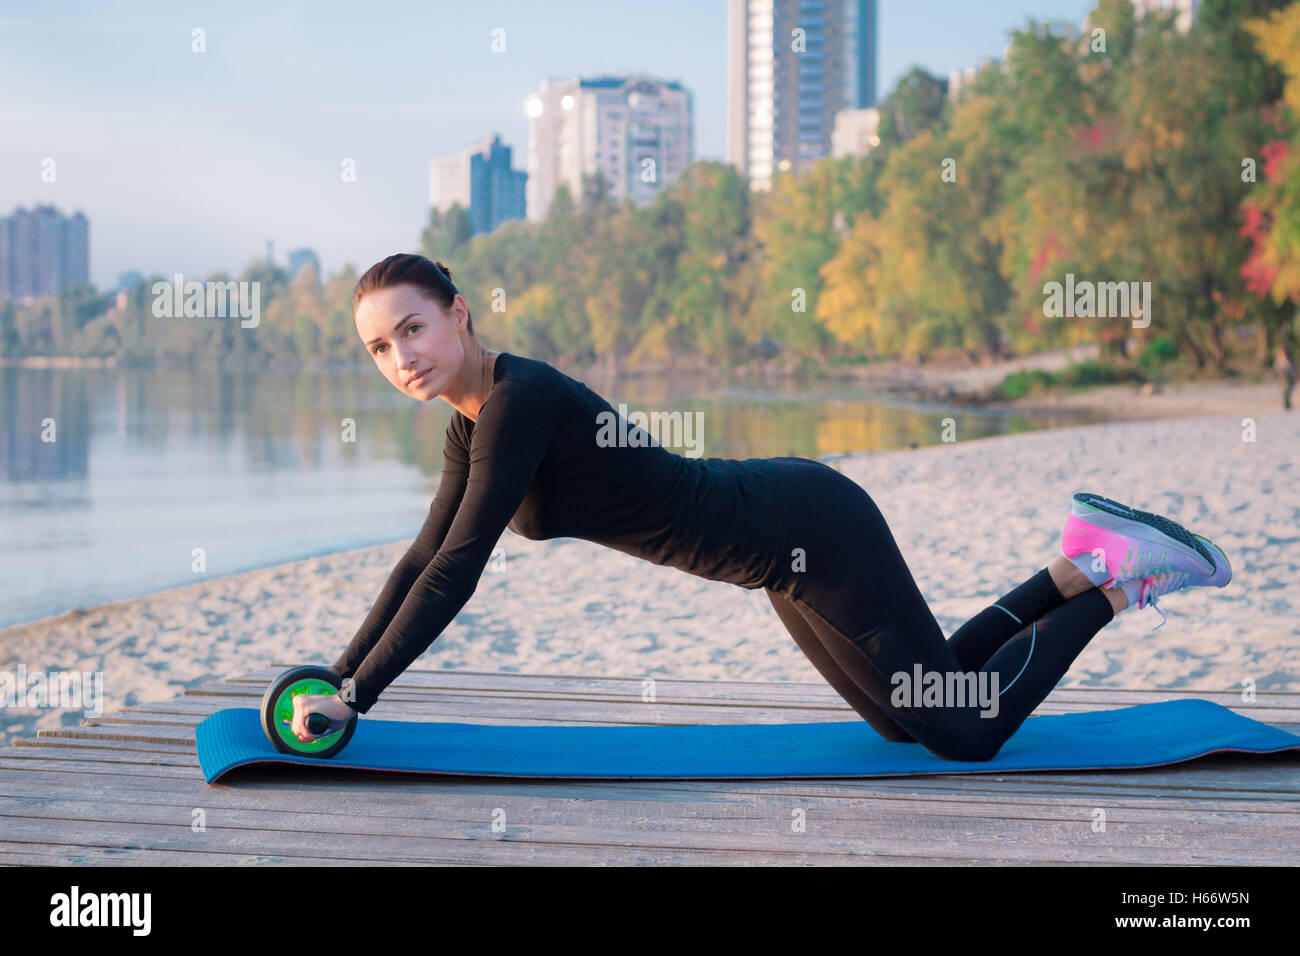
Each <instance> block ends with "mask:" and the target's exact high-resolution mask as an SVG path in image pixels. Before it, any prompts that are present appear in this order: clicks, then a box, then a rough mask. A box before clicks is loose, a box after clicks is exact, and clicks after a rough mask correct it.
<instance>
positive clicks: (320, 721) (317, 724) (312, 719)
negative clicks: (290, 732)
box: [307, 714, 330, 737]
mask: <svg viewBox="0 0 1300 956" xmlns="http://www.w3.org/2000/svg"><path fill="white" fill-rule="evenodd" d="M329 729H330V719H329V718H328V717H326V716H325V715H324V714H309V715H308V716H307V730H309V731H310V732H311V734H312V736H314V737H319V736H320V735H321V734H323V733H325V731H327V730H329Z"/></svg>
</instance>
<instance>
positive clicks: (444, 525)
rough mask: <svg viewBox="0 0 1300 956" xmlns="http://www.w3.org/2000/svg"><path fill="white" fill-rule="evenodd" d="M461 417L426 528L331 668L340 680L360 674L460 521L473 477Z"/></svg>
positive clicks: (446, 447) (450, 430) (452, 426)
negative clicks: (455, 522)
mask: <svg viewBox="0 0 1300 956" xmlns="http://www.w3.org/2000/svg"><path fill="white" fill-rule="evenodd" d="M460 417H461V416H460V414H459V413H456V414H455V415H453V417H452V420H451V422H449V423H448V425H447V434H446V439H445V442H444V444H443V451H442V476H441V477H440V478H439V479H438V492H437V494H436V495H434V498H433V503H432V504H431V505H430V506H429V514H428V516H427V517H426V518H425V519H424V526H423V527H422V528H421V529H420V533H419V534H418V535H416V538H415V540H414V541H413V542H412V543H411V546H410V547H409V548H407V549H406V553H405V554H404V555H402V557H401V559H400V560H399V561H398V562H397V564H396V565H395V566H394V567H393V570H392V572H391V573H390V574H389V575H388V580H387V581H386V582H385V584H384V587H383V590H381V591H380V592H379V597H378V598H377V599H376V600H375V603H374V605H373V606H372V607H371V608H370V613H369V614H367V615H366V619H365V621H364V622H362V624H361V627H360V628H359V629H358V630H357V633H356V634H355V635H354V636H353V638H352V642H351V643H350V644H348V646H347V649H346V650H344V651H343V653H342V654H341V655H340V656H339V659H338V660H336V661H335V662H334V663H333V664H331V665H330V670H332V671H334V673H336V674H338V675H339V677H344V678H346V677H352V676H353V675H354V674H355V673H356V671H357V668H358V667H360V666H361V662H362V661H363V660H365V658H366V655H367V654H368V653H369V652H370V649H371V648H372V647H373V646H374V644H375V642H376V641H377V640H379V637H380V635H382V634H383V633H384V629H385V628H387V627H388V624H389V622H390V621H391V620H392V619H393V615H395V614H396V613H397V609H398V607H399V606H401V603H402V601H403V599H404V598H405V597H406V595H407V593H408V592H409V591H410V590H411V585H412V584H414V583H415V581H416V579H417V578H418V577H419V576H420V572H422V571H423V570H424V569H425V568H427V567H428V566H429V562H430V561H432V560H433V557H434V555H435V554H437V553H438V549H439V548H440V547H442V542H443V539H444V538H446V536H447V529H448V528H450V527H451V522H452V519H453V518H455V517H456V509H457V508H458V507H460V502H461V498H463V497H464V495H465V483H466V479H467V478H468V476H469V450H468V448H467V447H466V446H467V442H466V439H465V436H464V432H463V430H462V428H461V427H460V424H461V422H460V421H458V420H459V419H460Z"/></svg>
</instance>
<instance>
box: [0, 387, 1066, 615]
mask: <svg viewBox="0 0 1300 956" xmlns="http://www.w3.org/2000/svg"><path fill="white" fill-rule="evenodd" d="M571 374H573V375H574V377H575V378H578V379H579V380H581V381H585V382H586V383H587V385H588V386H589V387H590V388H592V390H593V391H596V392H598V393H599V394H601V395H603V396H604V397H605V398H606V399H608V400H609V402H610V404H611V405H613V407H614V408H615V409H618V407H619V404H620V402H621V403H624V404H626V405H627V406H628V409H629V411H638V410H639V411H644V412H652V411H656V410H657V411H669V412H682V413H694V412H699V413H701V416H702V424H703V434H702V446H701V454H702V455H703V456H705V457H719V458H751V457H776V456H781V455H797V456H800V457H806V458H818V457H826V456H832V455H835V454H839V453H843V452H851V451H857V450H861V449H887V448H903V447H908V446H914V445H924V444H933V443H936V442H938V441H939V438H940V434H941V431H940V430H941V427H942V423H943V421H944V419H945V418H947V417H949V416H951V417H952V418H953V419H955V421H956V429H957V431H956V434H957V436H958V437H959V438H960V439H963V440H965V439H971V438H977V437H983V436H986V435H993V434H1000V433H1004V432H1010V431H1024V430H1028V429H1035V428H1044V427H1051V426H1053V425H1059V424H1076V423H1080V422H1085V421H1089V420H1091V419H1090V418H1089V417H1087V416H1084V415H1077V414H1076V415H1058V416H1055V417H1053V418H1032V419H1031V418H1029V417H1026V416H1014V417H1012V416H1006V415H997V414H987V413H980V412H978V411H976V410H972V409H969V408H956V407H949V406H944V405H939V404H926V403H919V402H905V401H900V400H897V399H890V398H885V397H882V396H879V395H871V394H867V393H864V392H863V390H862V389H861V388H860V387H857V386H854V385H853V384H851V383H846V382H822V383H813V384H809V383H784V382H773V383H765V384H759V385H753V384H741V383H736V382H727V381H724V380H715V381H701V380H700V379H699V378H698V377H696V378H695V379H694V380H692V379H690V378H687V377H672V376H649V377H635V378H632V377H625V378H622V379H620V380H618V381H615V382H612V383H611V382H606V381H602V380H601V378H600V377H599V376H597V375H590V376H585V375H584V374H582V373H580V372H574V373H571ZM0 397H2V398H3V407H2V408H0V421H3V423H4V432H3V436H2V437H0V579H2V580H4V582H5V588H4V601H3V604H2V605H0V626H4V625H6V624H12V623H17V622H19V621H25V620H32V619H34V618H37V617H44V616H47V615H51V614H58V613H62V612H64V611H67V610H70V609H72V608H74V607H78V606H81V607H88V606H92V605H95V604H100V603H104V602H106V601H112V600H121V599H125V598H128V597H134V596H137V595H141V594H147V593H151V592H153V591H158V590H163V589H165V588H170V587H176V586H179V585H184V584H190V583H194V582H195V581H198V580H202V579H204V578H205V577H214V576H217V575H222V574H230V573H235V572H237V571H242V570H248V569H251V568H255V567H265V566H268V565H272V564H278V563H281V562H284V561H291V560H297V559H301V558H306V557H310V556H313V555H318V554H324V553H328V552H331V551H337V550H341V549H345V548H354V547H364V546H368V545H373V544H379V543H383V542H387V541H393V540H397V539H402V538H407V539H409V538H411V537H412V536H414V534H415V533H416V531H418V529H419V526H420V524H421V522H422V521H423V518H424V515H425V513H426V512H427V510H428V506H429V501H430V499H431V497H432V495H433V493H434V491H435V490H436V488H437V478H438V472H439V470H440V469H441V467H442V452H443V435H444V431H445V429H446V426H447V422H448V421H449V419H450V416H451V407H450V406H449V405H448V404H447V403H446V402H443V401H442V400H440V399H434V400H433V401H430V402H417V401H414V400H412V399H410V398H408V397H407V396H405V395H402V394H401V393H400V392H398V391H397V390H395V389H394V388H393V387H392V386H391V385H390V384H389V383H388V382H387V381H385V380H384V379H383V377H382V376H380V375H379V373H378V372H377V371H375V370H374V369H373V368H369V367H366V368H362V369H344V370H340V369H312V370H291V371H290V370H286V371H279V370H274V371H269V372H262V373H257V372H241V371H215V370H214V371H194V372H191V371H187V370H176V369H154V370H136V369H117V368H92V369H22V368H12V367H2V368H0ZM668 447H669V448H670V450H674V451H677V452H678V453H690V452H689V451H688V450H687V449H684V448H680V447H679V448H674V447H673V446H671V445H669V446H668ZM200 553H201V554H202V556H203V561H202V562H200V561H198V559H197V558H196V555H198V554H200ZM196 568H197V570H196Z"/></svg>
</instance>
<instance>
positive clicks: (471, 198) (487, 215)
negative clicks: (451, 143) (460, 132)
mask: <svg viewBox="0 0 1300 956" xmlns="http://www.w3.org/2000/svg"><path fill="white" fill-rule="evenodd" d="M511 152H512V150H511V148H510V147H509V146H506V145H505V144H503V143H502V142H501V137H500V136H497V135H493V136H490V137H488V138H487V139H484V140H483V141H482V142H481V143H479V144H477V145H475V146H471V147H470V148H469V149H467V150H465V151H464V152H462V153H459V154H457V155H455V156H436V157H434V159H433V161H432V163H431V164H430V168H429V203H430V205H432V206H433V207H434V208H435V209H437V210H438V211H439V212H442V213H445V212H446V211H447V210H449V209H450V208H451V207H452V206H453V205H454V204H456V203H460V205H461V208H462V209H465V210H467V211H468V212H469V223H470V229H471V234H472V235H478V234H479V233H483V232H492V231H493V230H494V229H496V228H497V226H499V225H501V223H503V222H506V221H508V220H510V219H523V218H524V211H525V210H524V189H525V181H526V180H527V179H528V174H527V173H525V172H522V171H521V170H517V169H511V168H510V162H511V161H510V156H511Z"/></svg>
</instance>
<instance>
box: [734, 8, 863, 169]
mask: <svg viewBox="0 0 1300 956" xmlns="http://www.w3.org/2000/svg"><path fill="white" fill-rule="evenodd" d="M876 24H877V16H876V0H728V7H727V162H729V163H731V164H732V165H733V166H735V167H736V168H737V169H738V170H740V171H741V172H742V173H744V174H745V175H747V176H748V177H749V180H750V185H751V186H752V187H753V188H755V189H770V188H771V185H772V177H773V176H774V175H775V174H776V173H777V172H781V171H785V170H794V171H796V172H799V171H801V170H804V169H807V168H809V167H810V166H812V165H813V164H814V163H815V162H817V160H819V159H822V158H824V157H826V156H830V155H832V153H833V144H832V138H833V133H834V125H835V114H836V113H838V112H840V111H841V110H846V109H847V110H863V109H867V108H869V107H872V106H874V105H875V103H876V49H877V29H876Z"/></svg>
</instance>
